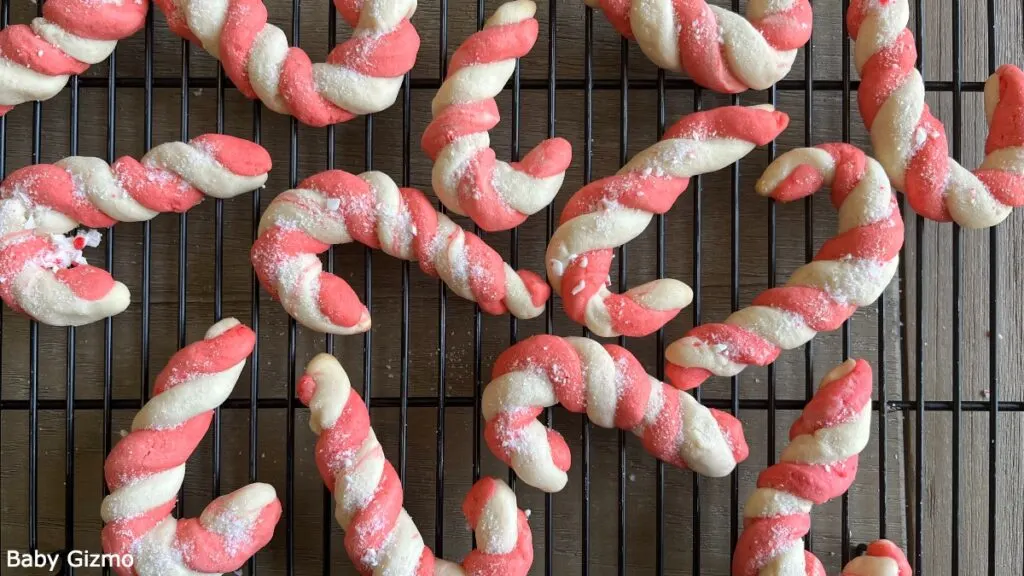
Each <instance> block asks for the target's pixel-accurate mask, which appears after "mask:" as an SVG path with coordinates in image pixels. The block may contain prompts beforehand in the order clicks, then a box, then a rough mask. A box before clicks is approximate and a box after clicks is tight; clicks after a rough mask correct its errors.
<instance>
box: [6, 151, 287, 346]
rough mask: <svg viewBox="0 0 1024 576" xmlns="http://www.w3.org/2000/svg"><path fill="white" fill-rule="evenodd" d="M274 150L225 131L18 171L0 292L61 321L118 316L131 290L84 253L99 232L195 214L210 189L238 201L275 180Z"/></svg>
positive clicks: (19, 306)
mask: <svg viewBox="0 0 1024 576" xmlns="http://www.w3.org/2000/svg"><path fill="white" fill-rule="evenodd" d="M270 166H271V162H270V155H269V154H268V153H267V151H266V150H264V149H263V148H262V147H261V146H259V145H258V144H254V143H252V142H249V141H247V140H242V139H240V138H235V137H233V136H224V135H220V134H204V135H202V136H198V137H196V138H193V139H192V140H190V141H189V142H188V143H185V142H168V143H165V144H161V145H159V146H157V147H155V148H153V149H152V150H150V151H149V152H148V153H147V154H146V155H145V156H143V157H142V160H141V161H139V160H135V159H134V158H131V157H129V156H124V157H121V158H119V159H118V160H117V161H116V162H114V163H113V164H112V165H107V163H106V162H104V161H103V160H101V159H99V158H91V157H85V156H72V157H70V158H64V159H63V160H60V161H59V162H57V163H56V164H35V165H32V166H26V167H25V168H21V169H19V170H15V171H14V172H13V173H11V175H10V176H8V177H7V179H6V180H4V181H3V182H0V298H2V299H3V301H4V302H5V303H6V304H7V305H8V306H10V307H11V308H12V309H13V310H15V311H18V312H23V313H25V314H27V315H28V316H30V317H32V318H34V319H36V320H38V321H40V322H42V323H44V324H50V325H52V326H80V325H82V324H88V323H90V322H95V321H97V320H100V319H103V318H106V317H108V316H112V315H114V314H119V313H121V312H123V311H124V309H125V308H127V307H128V304H129V302H130V295H129V293H128V289H127V288H126V287H125V286H124V284H121V283H120V282H117V281H116V280H114V279H113V277H111V275H110V273H108V272H107V271H106V270H103V269H101V268H96V267H94V266H89V265H88V264H87V263H86V262H85V259H84V258H83V257H82V249H83V248H85V247H86V246H87V245H91V246H92V245H96V244H98V243H99V240H100V235H99V233H98V232H95V231H89V232H79V233H78V235H77V236H75V237H74V238H67V237H66V236H64V234H65V233H67V232H70V231H71V230H74V229H75V228H77V227H79V226H85V227H88V228H107V227H110V226H113V225H114V224H116V223H117V222H119V221H121V222H141V221H145V220H150V219H152V218H154V217H156V215H157V214H160V213H161V212H186V211H188V210H189V209H191V208H192V207H193V206H195V205H196V204H199V202H201V201H202V199H203V197H204V195H205V196H212V197H214V198H232V197H234V196H238V195H239V194H243V193H245V192H249V191H251V190H254V189H256V188H259V187H260V186H262V185H263V184H264V183H265V182H266V181H267V172H268V171H269V170H270Z"/></svg>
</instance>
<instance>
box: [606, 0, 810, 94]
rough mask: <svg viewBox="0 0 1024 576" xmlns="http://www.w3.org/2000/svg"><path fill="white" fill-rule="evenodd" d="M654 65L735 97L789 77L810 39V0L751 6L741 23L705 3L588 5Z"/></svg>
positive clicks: (660, 0)
mask: <svg viewBox="0 0 1024 576" xmlns="http://www.w3.org/2000/svg"><path fill="white" fill-rule="evenodd" d="M586 3H587V5H589V6H591V7H592V8H600V9H601V10H603V11H604V13H605V15H606V16H607V17H608V20H609V21H611V23H612V25H613V26H615V28H616V30H618V31H619V33H620V34H622V35H623V36H625V37H626V38H630V39H635V40H636V41H637V42H638V43H639V44H640V49H641V50H643V51H644V54H646V55H647V57H648V58H650V60H651V61H652V62H654V63H655V64H657V65H658V66H659V67H661V68H665V69H667V70H674V71H676V72H686V74H688V75H689V76H690V77H691V78H693V80H694V81H695V82H697V84H700V85H701V86H704V87H705V88H710V89H712V90H714V91H716V92H723V93H727V94H733V93H737V92H744V91H746V90H749V89H754V90H765V89H767V88H769V87H770V86H771V85H772V84H775V83H776V82H778V81H779V80H781V79H782V78H784V77H785V76H786V74H789V71H790V69H791V68H792V67H793V61H794V60H795V59H796V51H797V49H799V48H800V47H801V46H803V45H804V44H807V41H808V40H810V38H811V26H812V24H813V21H814V15H813V13H812V11H811V4H810V2H808V0H750V1H749V2H747V15H746V18H744V17H743V16H740V15H739V14H736V13H734V12H730V11H729V10H728V9H726V8H720V7H718V6H713V5H711V4H708V3H707V2H706V1H705V0H586Z"/></svg>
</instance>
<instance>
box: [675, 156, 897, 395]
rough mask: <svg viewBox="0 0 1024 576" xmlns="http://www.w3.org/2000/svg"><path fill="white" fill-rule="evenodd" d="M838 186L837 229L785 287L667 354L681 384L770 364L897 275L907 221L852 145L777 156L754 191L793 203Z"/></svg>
mask: <svg viewBox="0 0 1024 576" xmlns="http://www.w3.org/2000/svg"><path fill="white" fill-rule="evenodd" d="M823 185H831V186H832V205H833V206H835V207H836V208H838V209H839V232H838V234H836V236H834V237H833V238H831V239H830V240H829V241H828V242H826V243H825V245H824V246H822V248H821V250H819V251H818V253H817V254H815V256H814V260H813V261H812V262H810V263H809V264H806V265H804V266H801V267H800V268H799V269H798V270H797V271H796V272H794V273H793V276H792V277H790V279H789V281H788V282H787V283H786V285H785V286H782V287H779V288H772V289H770V290H766V291H764V292H762V293H761V294H760V295H759V296H757V297H756V298H754V302H753V304H752V305H750V306H748V307H746V308H743V309H741V310H739V311H737V312H734V313H733V314H732V315H730V316H729V317H728V318H726V319H725V322H722V323H716V324H705V325H702V326H697V327H695V328H693V329H691V330H690V331H689V332H687V334H686V336H685V337H683V338H680V339H679V340H676V341H675V342H673V343H672V344H671V345H670V346H669V347H668V349H667V350H666V351H665V359H666V363H667V369H666V376H667V377H668V379H669V381H671V382H672V384H674V385H675V386H676V387H678V388H681V389H684V390H687V389H690V388H694V387H696V386H700V384H701V383H702V382H704V380H707V379H708V378H709V377H710V376H711V375H715V376H735V375H736V374H739V373H740V372H741V371H743V369H744V368H746V367H747V366H749V365H756V366H767V365H768V364H771V363H772V362H774V361H775V359H776V358H778V356H779V353H780V352H781V351H782V350H792V349H793V348H796V347H797V346H801V345H803V344H805V343H806V342H807V341H809V340H810V339H811V338H813V337H814V336H815V335H816V334H817V333H818V332H824V331H831V330H836V329H837V328H839V327H840V326H841V325H842V324H843V322H844V321H846V320H847V319H849V318H850V316H852V315H853V313H854V312H855V311H856V310H857V308H858V307H859V306H866V305H868V304H871V303H872V302H874V301H875V300H877V299H878V298H879V296H881V294H882V292H883V291H884V290H885V288H886V287H887V286H888V285H889V283H890V281H891V280H892V277H893V275H894V274H895V273H896V268H897V263H898V262H899V251H900V247H902V246H903V219H902V217H901V216H900V212H899V208H898V207H897V205H896V198H895V197H894V196H893V193H892V190H891V188H890V187H889V180H888V178H886V176H885V171H884V170H883V169H882V167H881V165H879V164H878V162H875V161H874V160H872V159H871V158H868V157H867V156H866V155H865V154H864V153H863V152H861V151H860V150H859V149H857V148H855V147H853V146H851V145H849V144H826V145H824V146H819V147H817V148H800V149H797V150H792V151H790V152H787V153H786V154H783V155H782V156H780V157H779V158H777V159H776V160H775V162H773V163H772V164H771V165H770V166H768V169H767V170H766V171H765V173H764V175H763V176H762V177H761V179H760V180H758V182H757V192H758V194H760V195H762V196H771V197H772V198H775V199H776V200H779V201H783V202H788V201H792V200H796V199H798V198H803V197H805V196H808V195H810V194H813V193H814V192H816V191H817V190H818V189H819V188H820V187H821V186H823Z"/></svg>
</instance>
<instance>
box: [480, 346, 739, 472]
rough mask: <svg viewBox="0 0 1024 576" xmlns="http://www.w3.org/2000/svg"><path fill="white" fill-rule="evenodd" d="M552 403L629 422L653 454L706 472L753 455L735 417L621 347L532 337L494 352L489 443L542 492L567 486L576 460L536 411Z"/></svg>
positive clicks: (610, 423)
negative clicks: (665, 379)
mask: <svg viewBox="0 0 1024 576" xmlns="http://www.w3.org/2000/svg"><path fill="white" fill-rule="evenodd" d="M555 404H561V405H562V406H564V407H565V409H566V410H569V411H570V412H577V413H586V414H587V416H588V417H589V418H590V420H591V422H593V423H594V424H596V425H598V426H601V427H602V428H619V429H621V430H629V431H631V432H633V434H636V435H637V436H639V437H640V438H641V439H642V440H643V444H644V448H646V449H647V451H648V452H650V453H651V454H652V455H653V456H654V457H655V458H658V459H659V460H664V461H665V462H668V463H669V464H672V465H675V466H681V467H688V468H692V469H693V470H695V471H697V472H699V473H701V474H704V475H706V476H714V477H719V476H725V475H726V474H729V473H730V472H732V470H733V468H735V467H736V463H737V462H741V461H743V460H744V459H745V458H746V457H747V454H748V449H747V444H746V442H745V441H744V439H743V430H742V427H741V426H740V423H739V420H737V419H736V418H734V417H733V416H731V415H730V414H726V413H725V412H720V411H718V410H709V409H708V408H705V407H704V406H702V405H701V404H700V403H699V402H697V401H696V400H695V399H694V398H693V396H691V395H689V394H687V393H685V392H681V391H679V390H676V389H674V388H672V387H671V386H669V385H668V384H664V383H662V382H659V381H658V380H655V379H654V378H652V377H651V376H648V375H647V373H646V372H644V369H643V366H641V365H640V362H639V361H637V359H636V358H635V357H634V356H633V355H632V354H630V353H629V351H628V350H626V349H625V348H622V347H620V346H615V345H612V344H605V345H603V346H602V345H601V344H599V343H598V342H595V341H594V340H590V339H588V338H561V337H558V336H548V335H539V336H533V337H532V338H528V339H526V340H523V341H522V342H519V343H518V344H516V345H515V346H512V347H511V348H509V349H508V350H505V351H504V352H503V353H502V354H501V356H499V357H498V360H497V361H496V362H495V364H494V370H493V374H492V380H491V383H490V384H488V385H487V387H486V388H485V389H484V396H483V406H482V410H483V416H484V420H486V422H487V425H486V430H485V438H486V440H487V446H488V447H490V449H491V452H493V453H494V455H495V456H497V457H498V458H499V459H501V461H502V462H504V463H506V464H508V465H509V466H511V467H512V469H514V470H515V471H516V474H518V475H519V477H520V478H522V479H523V481H524V482H526V483H527V484H529V485H530V486H534V487H536V488H540V489H541V490H544V491H545V492H558V491H559V490H561V489H562V488H563V487H565V483H566V481H567V480H568V477H567V475H566V472H567V471H568V470H569V465H570V459H571V457H570V453H569V447H568V445H566V443H565V440H564V439H563V438H562V436H561V435H559V434H558V432H555V431H554V430H549V429H547V428H545V427H544V425H543V424H541V423H540V421H538V420H537V417H538V416H539V415H540V413H541V412H542V411H543V410H544V408H546V407H548V406H554V405H555Z"/></svg>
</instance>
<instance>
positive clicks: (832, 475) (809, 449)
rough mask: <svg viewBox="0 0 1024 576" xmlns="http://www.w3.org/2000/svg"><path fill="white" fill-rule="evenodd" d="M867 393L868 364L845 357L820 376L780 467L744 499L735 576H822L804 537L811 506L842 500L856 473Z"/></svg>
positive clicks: (867, 420)
mask: <svg viewBox="0 0 1024 576" xmlns="http://www.w3.org/2000/svg"><path fill="white" fill-rule="evenodd" d="M871 389H872V380H871V366H869V365H868V363H867V362H865V361H863V360H847V361H846V362H844V363H842V364H840V365H839V366H837V367H836V368H834V369H832V371H831V372H829V373H828V374H826V375H825V377H824V378H823V379H822V381H821V385H820V386H819V387H818V391H817V392H816V393H815V394H814V397H813V398H811V401H810V402H808V403H807V406H805V407H804V409H803V412H801V413H800V417H799V418H797V420H796V422H794V423H793V426H792V427H790V429H789V445H788V446H786V448H785V449H784V450H783V451H782V455H781V456H780V457H779V462H778V463H777V464H774V465H772V466H769V467H768V468H766V469H765V470H763V471H762V472H761V474H760V475H759V476H758V478H757V489H756V490H754V492H753V493H752V494H751V495H750V498H748V499H747V504H746V506H745V507H744V509H743V526H744V528H743V533H742V534H740V538H739V540H738V541H737V542H736V550H735V553H734V554H733V562H732V574H733V576H782V575H784V574H788V575H797V574H800V575H805V574H806V575H807V576H819V575H820V576H825V568H824V567H823V566H822V565H821V561H820V560H818V558H817V557H816V556H815V555H814V554H812V553H811V552H809V551H807V550H804V542H803V537H804V535H806V534H807V532H808V530H809V529H810V526H811V516H810V511H811V506H812V505H815V504H817V505H821V504H824V503H825V502H828V501H829V500H831V499H832V498H836V497H838V496H840V495H842V494H843V493H845V492H846V491H847V490H848V489H849V488H850V485H851V484H853V480H854V478H855V477H856V476H857V462H858V455H859V454H860V452H861V451H862V450H864V446H866V445H867V443H868V438H869V437H870V436H871ZM855 568H856V567H855ZM844 573H845V572H844ZM851 574H856V572H851ZM883 574H885V573H884V572H883ZM894 576H895V575H894Z"/></svg>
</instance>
